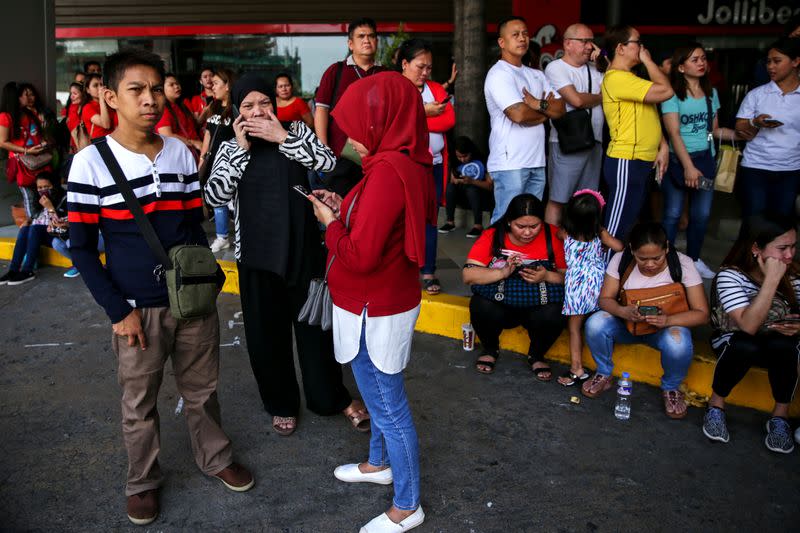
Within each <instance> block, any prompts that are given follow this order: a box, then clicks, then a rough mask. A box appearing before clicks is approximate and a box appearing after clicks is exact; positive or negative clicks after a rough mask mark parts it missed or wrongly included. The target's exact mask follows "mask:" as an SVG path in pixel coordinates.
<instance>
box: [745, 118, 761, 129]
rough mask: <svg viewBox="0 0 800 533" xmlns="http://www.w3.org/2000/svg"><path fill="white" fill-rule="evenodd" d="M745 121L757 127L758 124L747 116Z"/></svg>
mask: <svg viewBox="0 0 800 533" xmlns="http://www.w3.org/2000/svg"><path fill="white" fill-rule="evenodd" d="M747 122H748V123H750V125H751V126H753V127H754V128H755V129H759V127H758V125H757V124H756V123H755V122H753V119H752V118H748V119H747Z"/></svg>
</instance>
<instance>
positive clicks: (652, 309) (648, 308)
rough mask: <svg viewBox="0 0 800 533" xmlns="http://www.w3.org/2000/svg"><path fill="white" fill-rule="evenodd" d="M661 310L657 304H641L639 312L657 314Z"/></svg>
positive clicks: (645, 314) (649, 314)
mask: <svg viewBox="0 0 800 533" xmlns="http://www.w3.org/2000/svg"><path fill="white" fill-rule="evenodd" d="M660 312H661V309H659V308H658V306H657V305H640V306H639V314H640V315H642V316H656V315H658V314H659V313H660Z"/></svg>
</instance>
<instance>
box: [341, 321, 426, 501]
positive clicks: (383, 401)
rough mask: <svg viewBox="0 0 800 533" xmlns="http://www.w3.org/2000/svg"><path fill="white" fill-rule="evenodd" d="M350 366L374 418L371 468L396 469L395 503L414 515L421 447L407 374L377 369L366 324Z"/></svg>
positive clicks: (370, 453) (371, 440) (394, 473)
mask: <svg viewBox="0 0 800 533" xmlns="http://www.w3.org/2000/svg"><path fill="white" fill-rule="evenodd" d="M350 364H351V366H352V368H353V376H355V378H356V384H358V390H359V391H361V397H362V398H363V399H364V404H365V405H366V406H367V409H369V414H370V416H371V417H372V420H371V422H372V436H371V437H370V441H369V464H371V465H372V466H389V465H390V466H391V467H392V477H393V478H394V500H393V502H392V503H393V504H394V506H395V507H397V508H398V509H401V510H404V511H413V510H415V509H416V508H417V507H419V443H418V441H417V430H416V428H415V427H414V421H413V420H412V419H411V409H410V408H409V406H408V398H407V397H406V391H405V387H404V386H403V373H402V372H398V373H397V374H384V373H383V372H381V371H380V370H378V369H377V368H376V367H375V365H374V364H373V363H372V360H370V358H369V352H367V340H366V325H365V324H364V323H362V325H361V344H360V346H359V350H358V355H356V358H355V359H353V361H352V362H351V363H350Z"/></svg>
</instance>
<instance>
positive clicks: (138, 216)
mask: <svg viewBox="0 0 800 533" xmlns="http://www.w3.org/2000/svg"><path fill="white" fill-rule="evenodd" d="M94 145H95V147H96V148H97V151H98V152H100V157H102V158H103V162H104V163H105V164H106V167H108V171H109V173H111V177H112V178H114V182H115V183H116V184H117V188H118V189H119V192H120V194H121V195H122V197H123V198H124V199H125V204H126V205H127V206H128V209H130V211H131V214H132V215H133V219H134V220H135V221H136V225H137V226H139V230H140V231H141V232H142V237H144V240H145V241H147V245H148V246H149V247H150V249H151V250H152V251H153V253H154V254H155V256H156V259H158V260H159V261H161V265H162V266H163V267H164V268H165V269H166V270H171V269H172V261H171V260H170V258H169V256H168V255H167V252H166V250H164V246H163V245H162V244H161V241H160V240H159V239H158V235H156V230H154V229H153V225H152V224H150V221H149V220H148V219H147V216H145V214H144V211H143V210H142V206H141V204H139V200H138V199H137V198H136V195H135V194H134V193H133V189H131V185H130V183H128V180H127V179H126V178H125V173H124V172H122V169H121V168H120V166H119V163H118V162H117V158H115V157H114V154H113V153H112V152H111V148H109V146H108V141H107V140H106V138H105V137H102V138H100V139H97V140H95V141H94Z"/></svg>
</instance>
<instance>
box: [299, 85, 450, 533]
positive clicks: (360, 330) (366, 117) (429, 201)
mask: <svg viewBox="0 0 800 533" xmlns="http://www.w3.org/2000/svg"><path fill="white" fill-rule="evenodd" d="M332 114H333V117H334V119H335V120H336V123H337V124H339V127H340V128H342V131H344V132H345V133H346V134H347V136H348V137H349V139H348V142H349V143H350V144H351V145H352V147H353V149H354V150H355V151H356V152H358V153H359V154H360V155H361V160H362V163H363V168H364V178H363V179H362V180H361V181H360V182H359V183H358V184H357V185H356V186H355V187H354V188H353V189H352V190H351V191H350V193H349V194H348V195H347V196H346V197H345V198H344V200H342V199H341V198H339V197H338V196H337V195H335V194H334V193H322V192H315V194H319V195H320V197H321V198H317V197H316V196H309V199H310V200H311V201H312V202H313V204H314V214H315V215H316V216H317V219H318V220H319V221H320V222H322V223H323V224H324V225H325V226H326V227H327V231H326V232H325V243H326V244H327V246H328V250H329V254H330V259H329V261H333V262H332V266H331V269H330V274H329V276H328V286H329V287H330V292H331V297H332V298H333V333H334V346H335V351H336V360H337V361H339V362H340V363H342V364H345V363H348V362H350V363H351V366H352V368H353V375H354V376H355V378H356V383H357V384H358V389H359V390H360V391H361V394H362V396H363V398H364V402H365V403H366V404H367V407H368V408H369V410H370V413H371V414H372V438H371V439H370V445H369V459H368V460H367V461H365V462H362V463H359V464H346V465H342V466H339V467H338V468H336V469H335V470H334V476H336V478H337V479H339V480H341V481H344V482H348V483H357V482H368V483H377V484H381V485H388V484H391V483H393V484H394V499H393V501H392V506H391V507H390V508H389V510H388V511H386V512H385V513H382V514H380V515H378V516H377V517H376V518H374V519H373V520H371V521H370V522H368V523H367V524H366V525H365V526H364V527H362V528H361V531H362V532H367V533H383V532H390V531H391V532H399V531H408V530H410V529H412V528H415V527H417V526H419V525H420V524H422V522H423V521H424V520H425V513H424V512H423V510H422V507H421V506H420V474H419V444H418V442H417V432H416V428H415V427H414V421H413V419H412V417H411V409H410V407H409V405H408V398H407V397H406V391H405V386H404V383H403V370H404V369H405V367H406V365H407V364H408V361H409V358H410V355H411V339H412V337H413V334H414V324H415V323H416V321H417V316H419V311H420V299H421V296H420V290H419V274H418V272H419V267H420V266H421V265H422V264H423V263H424V261H425V224H426V222H427V223H431V222H433V221H434V200H435V197H434V191H433V186H432V185H433V184H432V183H431V181H430V171H431V154H430V152H429V151H428V130H427V128H426V127H425V121H424V120H423V119H424V116H425V111H424V108H423V105H422V101H421V100H420V98H419V93H418V92H417V91H416V90H415V89H414V87H413V86H412V85H411V84H410V83H408V81H407V80H404V79H403V78H402V77H401V76H400V75H398V74H397V73H395V72H383V73H380V74H375V75H373V76H369V77H367V78H364V79H362V80H359V81H357V82H355V83H354V84H352V85H351V86H350V87H349V88H348V89H347V92H346V93H345V94H344V95H343V96H342V98H341V100H339V103H338V104H337V106H336V109H335V110H334V111H333V112H332ZM323 201H325V202H328V203H330V204H332V205H334V206H339V209H340V211H339V214H338V215H337V213H335V212H334V210H332V209H331V208H330V207H329V206H328V205H327V204H326V203H323Z"/></svg>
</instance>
